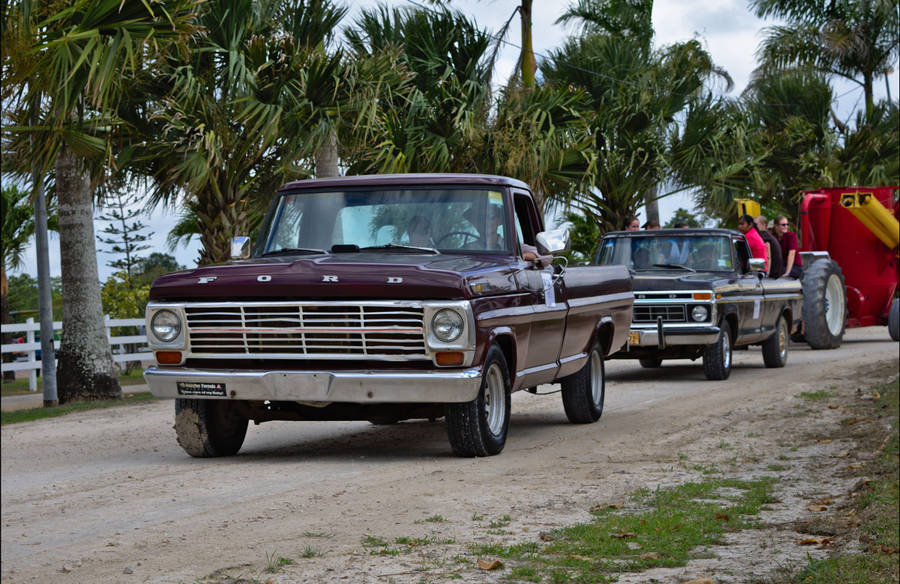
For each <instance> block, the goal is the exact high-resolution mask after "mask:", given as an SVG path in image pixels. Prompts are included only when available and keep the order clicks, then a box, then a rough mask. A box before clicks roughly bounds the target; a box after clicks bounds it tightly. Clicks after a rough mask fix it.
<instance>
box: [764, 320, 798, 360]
mask: <svg viewBox="0 0 900 584" xmlns="http://www.w3.org/2000/svg"><path fill="white" fill-rule="evenodd" d="M789 330H790V329H789V328H788V324H787V321H786V320H785V319H784V315H783V314H782V315H781V316H779V317H778V320H777V321H776V322H775V333H774V334H772V336H771V337H769V338H768V339H766V340H765V341H763V344H762V355H763V363H765V365H766V367H769V368H775V367H784V366H785V364H786V363H787V360H788V351H789V350H790V344H791V341H790V334H789V333H788V331H789Z"/></svg>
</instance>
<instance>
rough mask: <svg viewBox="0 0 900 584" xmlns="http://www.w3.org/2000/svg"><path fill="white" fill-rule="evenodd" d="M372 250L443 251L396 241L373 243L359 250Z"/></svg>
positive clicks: (435, 252)
mask: <svg viewBox="0 0 900 584" xmlns="http://www.w3.org/2000/svg"><path fill="white" fill-rule="evenodd" d="M371 250H388V251H390V250H396V251H411V252H415V253H434V254H437V253H441V252H439V251H438V250H436V249H434V248H433V247H419V246H416V245H399V244H396V243H386V244H384V245H371V246H369V247H361V248H360V249H359V251H371Z"/></svg>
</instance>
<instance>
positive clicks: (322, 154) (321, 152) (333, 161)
mask: <svg viewBox="0 0 900 584" xmlns="http://www.w3.org/2000/svg"><path fill="white" fill-rule="evenodd" d="M329 176H338V141H337V132H336V131H335V130H334V128H332V129H331V130H330V131H329V132H328V137H327V138H325V144H323V145H322V147H321V148H319V149H318V150H317V151H316V178H325V177H329Z"/></svg>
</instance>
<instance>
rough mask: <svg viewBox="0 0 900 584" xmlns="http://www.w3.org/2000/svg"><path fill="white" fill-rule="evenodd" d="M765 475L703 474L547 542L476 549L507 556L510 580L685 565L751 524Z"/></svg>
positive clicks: (576, 578) (592, 578)
mask: <svg viewBox="0 0 900 584" xmlns="http://www.w3.org/2000/svg"><path fill="white" fill-rule="evenodd" d="M771 491H772V479H769V478H764V479H760V480H756V481H741V480H731V479H710V480H707V481H704V482H699V483H687V484H684V485H680V486H677V487H674V488H671V489H666V490H661V491H657V492H654V493H648V492H647V491H642V492H641V493H638V494H637V495H636V498H637V499H638V507H639V509H640V510H638V511H636V512H622V511H621V510H618V509H602V510H598V511H596V512H594V515H595V519H594V520H593V521H592V522H590V523H583V524H580V525H575V526H571V527H566V528H563V529H559V530H556V531H553V532H551V533H550V535H549V538H548V539H549V540H550V542H549V543H547V544H540V543H538V542H530V543H525V544H518V545H513V546H499V545H493V546H490V545H489V546H482V547H480V548H479V550H478V551H479V552H480V553H481V554H484V555H493V556H499V557H502V558H505V559H507V560H508V561H509V562H510V564H511V567H512V574H511V575H512V576H513V578H514V579H519V580H525V581H531V582H552V583H554V584H557V583H559V584H561V583H567V582H577V583H579V584H589V583H599V582H612V581H614V580H615V574H617V573H621V572H623V571H624V572H637V571H643V570H646V569H649V568H655V567H675V566H684V565H685V564H686V563H687V562H688V560H690V559H691V558H694V557H697V554H698V553H699V552H702V551H703V550H704V549H705V548H706V547H708V546H712V545H716V544H720V543H722V534H723V533H725V532H726V531H737V530H740V529H746V528H753V527H755V523H754V521H753V516H754V515H757V514H758V513H759V511H760V509H762V507H763V506H764V505H766V504H767V503H772V502H773V501H774V499H773V498H772V496H771Z"/></svg>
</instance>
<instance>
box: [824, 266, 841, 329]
mask: <svg viewBox="0 0 900 584" xmlns="http://www.w3.org/2000/svg"><path fill="white" fill-rule="evenodd" d="M825 324H826V325H827V326H828V332H830V333H831V334H832V335H837V334H840V332H841V328H842V327H843V325H844V287H843V286H842V285H841V279H840V278H838V276H837V274H832V275H831V276H829V278H828V283H827V284H826V285H825Z"/></svg>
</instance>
